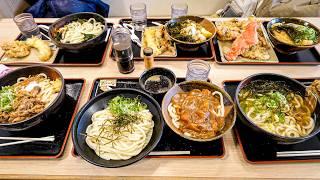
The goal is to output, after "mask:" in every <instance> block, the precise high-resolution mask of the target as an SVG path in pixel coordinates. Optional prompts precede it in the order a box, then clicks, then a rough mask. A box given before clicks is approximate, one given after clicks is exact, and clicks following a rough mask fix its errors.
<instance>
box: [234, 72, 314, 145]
mask: <svg viewBox="0 0 320 180" xmlns="http://www.w3.org/2000/svg"><path fill="white" fill-rule="evenodd" d="M235 101H236V103H237V109H238V115H239V117H240V120H241V121H242V122H243V124H245V125H246V126H247V127H249V128H250V129H251V130H253V131H255V132H258V133H259V134H261V135H262V136H264V137H265V138H266V139H269V140H271V141H273V142H274V143H277V144H295V143H300V142H303V141H306V140H308V139H310V138H312V137H313V136H315V135H317V134H318V133H319V131H320V120H319V116H320V103H319V99H318V97H317V96H316V95H315V94H314V93H313V92H312V91H311V90H310V89H308V88H307V87H306V86H304V85H303V84H301V83H300V82H299V81H297V80H294V79H292V78H289V77H286V76H282V75H278V74H271V73H264V74H255V75H252V76H249V77H247V78H246V79H244V80H243V81H241V83H240V84H239V85H238V87H237V90H236V96H235Z"/></svg>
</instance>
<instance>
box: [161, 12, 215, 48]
mask: <svg viewBox="0 0 320 180" xmlns="http://www.w3.org/2000/svg"><path fill="white" fill-rule="evenodd" d="M190 17H195V18H200V19H202V21H203V20H205V21H207V22H209V23H210V24H211V25H212V26H213V27H214V33H213V34H212V36H211V37H210V38H208V39H207V40H205V41H202V42H198V43H196V42H187V41H181V40H179V39H176V38H174V37H172V36H171V34H170V33H169V30H168V29H169V28H168V25H169V24H171V23H173V21H174V20H180V19H182V18H186V19H188V18H190ZM164 26H165V30H166V32H167V34H168V35H169V37H170V38H171V39H172V40H173V41H176V42H178V43H181V44H188V45H201V44H203V43H206V42H209V41H211V40H212V39H213V38H214V37H215V35H216V34H217V27H216V25H215V24H214V23H213V22H212V21H210V20H208V19H207V18H204V17H201V16H191V15H187V16H180V17H177V18H174V19H170V20H169V21H168V22H166V24H165V25H164Z"/></svg>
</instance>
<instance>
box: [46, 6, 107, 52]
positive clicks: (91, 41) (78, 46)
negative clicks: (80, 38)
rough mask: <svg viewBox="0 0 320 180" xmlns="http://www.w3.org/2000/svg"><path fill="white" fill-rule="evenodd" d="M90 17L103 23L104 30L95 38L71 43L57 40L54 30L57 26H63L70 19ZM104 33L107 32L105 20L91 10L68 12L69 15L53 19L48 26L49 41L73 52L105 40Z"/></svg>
mask: <svg viewBox="0 0 320 180" xmlns="http://www.w3.org/2000/svg"><path fill="white" fill-rule="evenodd" d="M90 18H94V19H95V20H96V21H99V22H101V23H102V24H104V25H105V27H104V30H103V31H102V33H101V34H100V35H98V36H97V37H95V38H92V39H89V40H88V41H84V42H81V43H73V44H69V43H62V42H60V41H58V40H57V33H56V31H57V30H58V29H59V28H61V27H63V26H64V25H66V24H68V23H70V22H72V21H76V20H78V19H90ZM106 34H107V22H106V20H105V19H104V17H102V16H101V15H99V14H96V13H91V12H81V13H75V14H70V15H67V16H64V17H62V18H60V19H58V20H57V21H55V22H54V23H53V24H52V25H51V26H50V28H49V37H50V39H51V41H52V42H53V43H54V44H55V45H56V46H57V47H58V48H60V49H65V50H67V51H70V52H75V53H76V52H79V51H80V50H84V49H86V50H88V49H92V48H94V47H95V46H97V45H99V44H101V43H103V42H104V40H105V37H106Z"/></svg>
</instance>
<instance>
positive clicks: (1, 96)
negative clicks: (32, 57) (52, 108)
mask: <svg viewBox="0 0 320 180" xmlns="http://www.w3.org/2000/svg"><path fill="white" fill-rule="evenodd" d="M61 86H62V82H61V79H56V80H50V79H49V78H48V77H47V75H46V74H43V73H40V74H37V75H35V76H29V77H20V78H18V79H17V83H15V84H14V85H12V86H5V87H2V88H1V90H0V123H15V122H19V121H23V120H25V119H28V118H30V117H32V116H34V115H36V114H38V113H40V112H42V111H43V110H44V109H45V108H46V107H48V106H49V105H50V104H51V103H52V102H53V101H54V100H55V99H56V97H57V96H58V94H59V92H60V90H61Z"/></svg>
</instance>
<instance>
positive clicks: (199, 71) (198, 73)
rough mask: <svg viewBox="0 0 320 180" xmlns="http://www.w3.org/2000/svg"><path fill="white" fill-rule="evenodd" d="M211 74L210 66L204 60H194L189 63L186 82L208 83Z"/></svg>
mask: <svg viewBox="0 0 320 180" xmlns="http://www.w3.org/2000/svg"><path fill="white" fill-rule="evenodd" d="M209 72H210V64H209V63H208V62H206V61H203V60H198V59H196V60H192V61H190V62H189V63H188V69H187V75H186V80H187V81H192V80H198V81H207V80H208V76H209Z"/></svg>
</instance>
